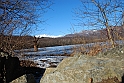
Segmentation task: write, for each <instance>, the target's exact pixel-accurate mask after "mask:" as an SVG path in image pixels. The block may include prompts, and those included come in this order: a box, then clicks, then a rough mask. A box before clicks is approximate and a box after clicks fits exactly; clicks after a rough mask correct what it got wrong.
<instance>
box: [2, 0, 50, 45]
mask: <svg viewBox="0 0 124 83" xmlns="http://www.w3.org/2000/svg"><path fill="white" fill-rule="evenodd" d="M51 5H52V2H51V1H50V0H0V35H3V36H5V35H7V36H9V37H10V36H12V35H20V36H22V35H27V34H28V33H29V32H30V31H31V30H32V29H34V28H36V27H37V24H38V23H42V22H43V21H44V20H43V19H42V16H43V14H44V13H45V12H46V9H48V8H49V7H50V6H51ZM10 39H11V38H9V40H10ZM9 42H10V41H9ZM0 43H3V42H2V41H1V42H0ZM4 44H5V43H4ZM1 46H2V45H1ZM11 47H12V46H11Z"/></svg>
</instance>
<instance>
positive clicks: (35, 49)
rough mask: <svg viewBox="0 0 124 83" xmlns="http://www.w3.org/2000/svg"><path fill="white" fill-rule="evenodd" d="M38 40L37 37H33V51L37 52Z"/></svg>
mask: <svg viewBox="0 0 124 83" xmlns="http://www.w3.org/2000/svg"><path fill="white" fill-rule="evenodd" d="M38 40H39V37H35V36H34V41H33V42H34V51H38Z"/></svg>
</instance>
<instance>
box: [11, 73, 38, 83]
mask: <svg viewBox="0 0 124 83" xmlns="http://www.w3.org/2000/svg"><path fill="white" fill-rule="evenodd" d="M10 83H36V81H35V79H34V76H33V75H32V74H25V75H23V76H21V77H19V78H17V79H15V80H13V81H12V82H10Z"/></svg>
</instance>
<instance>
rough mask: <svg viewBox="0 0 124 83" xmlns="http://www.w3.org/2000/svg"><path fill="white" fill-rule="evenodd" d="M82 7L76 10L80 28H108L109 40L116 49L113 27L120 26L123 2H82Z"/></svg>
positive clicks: (82, 0) (100, 0)
mask: <svg viewBox="0 0 124 83" xmlns="http://www.w3.org/2000/svg"><path fill="white" fill-rule="evenodd" d="M81 2H82V6H81V7H80V8H77V9H76V10H75V14H76V17H78V19H77V20H78V21H79V24H78V25H80V26H83V27H85V26H87V27H88V28H95V29H98V28H99V29H100V28H106V31H107V34H108V39H109V41H110V43H111V44H112V47H114V46H115V45H114V40H113V38H112V35H111V33H112V32H111V26H120V25H121V19H122V18H121V17H122V13H123V11H124V1H123V0H81Z"/></svg>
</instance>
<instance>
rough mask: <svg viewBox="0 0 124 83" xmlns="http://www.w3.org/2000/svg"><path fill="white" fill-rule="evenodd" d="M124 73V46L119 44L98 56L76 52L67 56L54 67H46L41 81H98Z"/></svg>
mask: <svg viewBox="0 0 124 83" xmlns="http://www.w3.org/2000/svg"><path fill="white" fill-rule="evenodd" d="M123 74H124V46H119V47H116V48H113V49H110V50H109V51H106V52H102V53H99V54H98V55H96V56H88V55H82V54H75V56H73V57H68V58H65V59H64V60H63V61H62V62H61V63H60V64H59V65H58V66H57V68H54V69H50V68H49V69H46V71H45V73H44V75H43V77H42V78H41V80H40V83H92V82H93V83H96V82H100V81H102V79H108V78H114V77H117V78H118V80H119V81H122V76H123Z"/></svg>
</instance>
